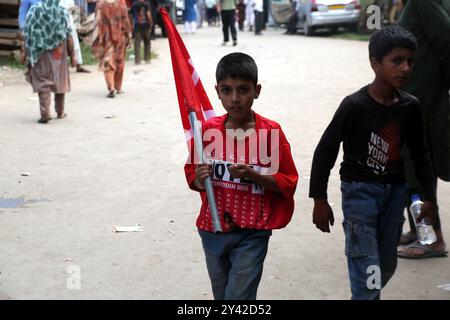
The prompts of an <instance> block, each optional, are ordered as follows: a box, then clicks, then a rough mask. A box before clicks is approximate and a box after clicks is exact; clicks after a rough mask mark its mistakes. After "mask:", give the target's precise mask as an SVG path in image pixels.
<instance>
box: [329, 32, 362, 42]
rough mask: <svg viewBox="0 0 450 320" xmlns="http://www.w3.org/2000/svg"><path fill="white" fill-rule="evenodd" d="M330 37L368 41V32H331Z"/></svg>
mask: <svg viewBox="0 0 450 320" xmlns="http://www.w3.org/2000/svg"><path fill="white" fill-rule="evenodd" d="M330 38H335V39H345V40H356V41H369V40H370V34H362V33H352V32H344V33H337V34H333V35H331V36H330Z"/></svg>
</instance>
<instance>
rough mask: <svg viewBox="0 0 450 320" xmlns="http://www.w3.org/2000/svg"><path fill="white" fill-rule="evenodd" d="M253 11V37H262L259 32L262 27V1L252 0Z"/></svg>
mask: <svg viewBox="0 0 450 320" xmlns="http://www.w3.org/2000/svg"><path fill="white" fill-rule="evenodd" d="M253 3H254V6H253V10H254V12H255V36H260V35H262V33H261V30H262V29H263V25H264V15H263V13H264V12H263V0H253Z"/></svg>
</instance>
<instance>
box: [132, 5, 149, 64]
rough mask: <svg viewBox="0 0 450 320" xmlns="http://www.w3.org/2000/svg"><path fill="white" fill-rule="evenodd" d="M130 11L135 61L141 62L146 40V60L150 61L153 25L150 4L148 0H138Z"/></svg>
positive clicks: (136, 62)
mask: <svg viewBox="0 0 450 320" xmlns="http://www.w3.org/2000/svg"><path fill="white" fill-rule="evenodd" d="M130 13H131V16H132V21H133V38H134V63H135V64H140V63H141V42H144V60H145V62H146V63H150V59H151V57H150V49H151V40H150V32H151V29H152V25H153V19H152V14H151V10H150V4H149V3H148V2H147V1H146V0H136V1H135V2H134V3H133V4H132V6H131V10H130Z"/></svg>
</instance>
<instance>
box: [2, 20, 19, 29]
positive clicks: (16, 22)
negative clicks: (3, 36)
mask: <svg viewBox="0 0 450 320" xmlns="http://www.w3.org/2000/svg"><path fill="white" fill-rule="evenodd" d="M0 26H8V27H19V20H18V19H8V18H2V19H0Z"/></svg>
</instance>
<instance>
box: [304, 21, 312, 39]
mask: <svg viewBox="0 0 450 320" xmlns="http://www.w3.org/2000/svg"><path fill="white" fill-rule="evenodd" d="M313 32H314V30H313V27H311V26H310V25H309V23H308V19H306V18H305V21H304V22H303V33H304V34H305V36H307V37H310V36H312V34H313Z"/></svg>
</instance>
